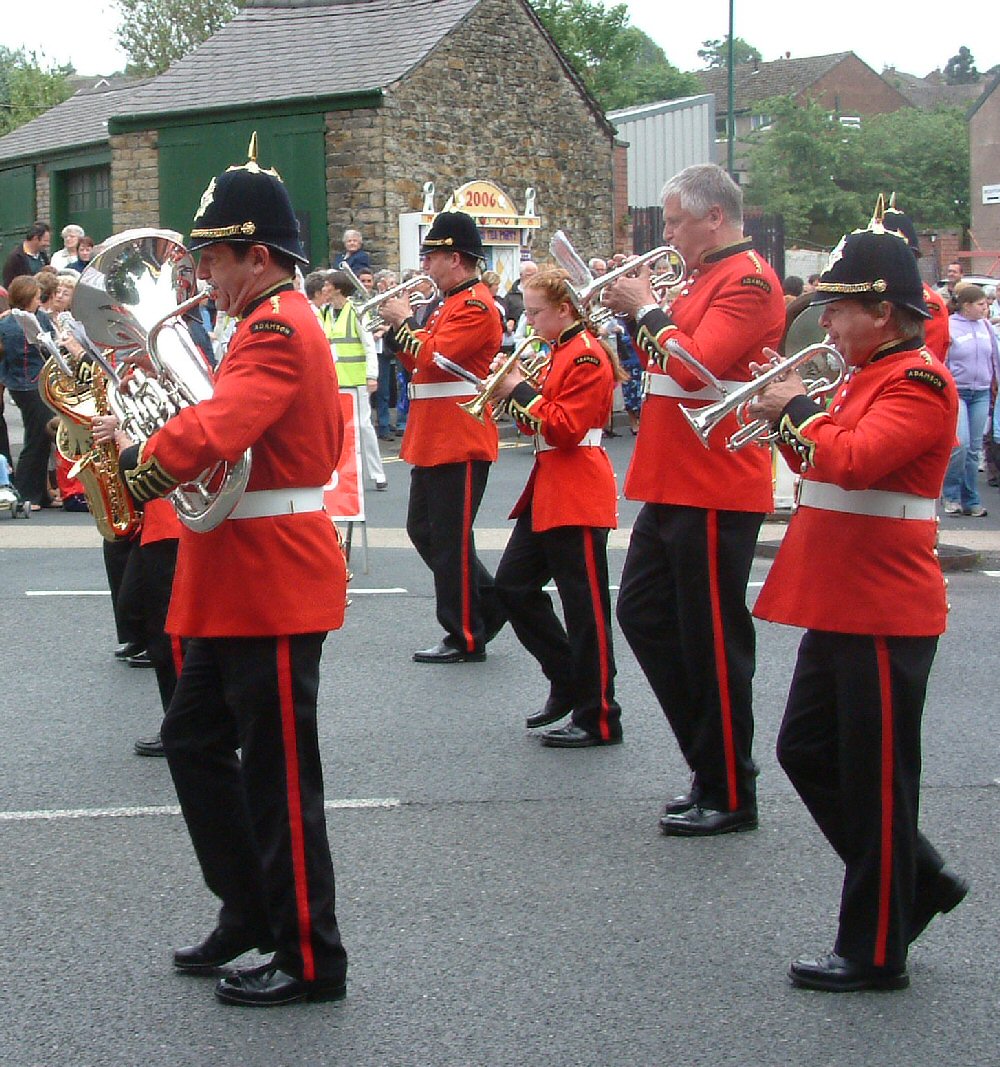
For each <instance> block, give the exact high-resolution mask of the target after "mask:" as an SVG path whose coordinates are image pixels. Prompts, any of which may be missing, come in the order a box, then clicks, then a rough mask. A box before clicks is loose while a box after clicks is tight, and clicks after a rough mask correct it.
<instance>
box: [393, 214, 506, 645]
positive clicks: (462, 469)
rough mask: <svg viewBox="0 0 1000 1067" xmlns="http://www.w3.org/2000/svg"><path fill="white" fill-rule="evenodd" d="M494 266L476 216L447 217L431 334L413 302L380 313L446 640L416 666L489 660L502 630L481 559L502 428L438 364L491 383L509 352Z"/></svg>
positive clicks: (434, 259)
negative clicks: (481, 517)
mask: <svg viewBox="0 0 1000 1067" xmlns="http://www.w3.org/2000/svg"><path fill="white" fill-rule="evenodd" d="M484 257H485V250H484V248H483V242H482V238H481V237H480V236H479V230H478V229H477V228H476V223H475V221H474V220H473V218H472V216H471V215H466V214H465V213H464V212H461V211H442V212H441V213H440V214H439V215H438V216H437V218H435V220H434V224H433V225H432V226H431V228H430V230H429V232H428V234H427V236H426V237H425V238H424V242H423V245H422V246H421V249H420V259H421V267H422V269H423V270H424V271H426V272H427V274H429V275H430V277H431V278H432V279H433V280H434V284H435V285H436V286H437V287H438V289H439V291H440V292H441V293H442V296H443V299H442V300H441V302H440V304H438V306H437V307H436V308H435V309H434V311H433V313H432V314H431V316H430V317H429V318H428V320H427V322H426V323H425V324H424V325H423V326H419V325H418V324H417V321H416V319H415V318H414V317H413V312H412V310H411V308H410V304H409V301H407V300H406V299H405V298H404V297H393V298H392V299H390V300H387V301H386V302H385V303H384V304H382V306H381V311H382V317H383V318H384V319H385V321H386V322H388V323H389V325H390V326H392V327H393V328H394V329H395V341H396V343H397V345H398V356H399V359H400V361H401V362H402V363H403V365H404V366H405V367H406V369H407V370H408V371H410V372H411V374H412V378H411V379H410V385H409V395H410V414H409V416H408V418H407V420H406V431H405V433H404V434H403V443H402V446H401V447H400V450H399V455H400V458H401V459H404V460H406V462H407V463H411V464H413V470H412V471H411V473H410V501H409V508H408V511H407V516H406V532H407V533H408V534H409V537H410V540H411V541H412V542H413V545H414V547H415V548H416V550H417V552H419V553H420V558H421V559H422V560H423V561H424V563H426V564H427V566H428V567H429V568H430V569H431V572H432V573H433V575H434V593H435V597H436V601H437V618H438V622H439V623H440V624H441V626H442V628H443V629H444V631H445V634H444V637H443V638H442V640H441V641H440V642H439V643H438V644H437V645H435V646H433V647H432V648H426V649H422V650H421V651H419V652H414V654H413V658H414V660H415V661H416V662H417V663H461V662H464V661H479V660H484V659H485V658H486V644H487V642H488V641H490V640H491V639H492V638H493V637H494V636H495V635H496V633H497V631H498V630H499V629H500V628H501V627H502V626H503V623H504V615H503V609H502V607H501V606H500V601H499V599H498V598H497V595H496V589H495V587H494V584H493V576H492V575H491V574H490V573H489V571H488V570H487V569H486V568H485V567H484V566H483V564H482V563H481V562H480V560H479V557H478V556H477V555H476V544H475V538H474V536H473V532H472V525H473V523H474V522H475V521H476V513H477V512H478V510H479V504H480V501H481V500H482V498H483V493H484V492H485V490H486V481H487V479H488V477H489V473H490V464H491V463H495V462H496V458H497V446H498V442H497V429H496V426H495V425H494V423H493V419H492V417H491V416H490V415H489V414H488V413H487V415H486V418H485V421H484V422H483V423H478V422H477V421H476V420H475V419H471V418H470V417H469V416H468V414H467V413H466V412H464V411H462V410H461V409H460V408H459V406H458V405H459V403H460V402H461V401H464V400H471V399H472V398H473V397H474V396H475V393H476V390H475V386H473V385H471V384H470V383H469V382H467V381H464V380H456V378H455V377H454V375H451V374H449V373H448V372H447V371H445V370H442V369H441V368H440V367H438V366H437V364H436V363H435V362H434V356H435V354H437V353H440V354H441V355H442V356H445V357H446V358H448V359H450V360H452V362H454V363H458V364H460V365H461V366H462V367H464V368H465V369H466V370H467V371H470V372H471V373H472V374H474V375H476V377H478V378H485V377H486V375H487V374H488V372H489V366H490V363H491V362H492V360H493V357H494V356H495V355H496V354H497V352H499V351H500V344H501V342H502V340H503V323H502V322H501V319H500V315H499V313H498V312H497V310H496V307H495V305H494V303H493V295H492V294H491V293H490V291H489V289H487V288H486V286H485V285H483V283H482V282H481V281H480V280H479V264H480V262H481V261H482V260H483V258H484Z"/></svg>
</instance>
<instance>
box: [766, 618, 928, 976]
mask: <svg viewBox="0 0 1000 1067" xmlns="http://www.w3.org/2000/svg"><path fill="white" fill-rule="evenodd" d="M936 650H937V638H936V637H871V636H869V635H865V634H835V633H823V632H819V631H816V630H809V631H807V632H806V634H805V636H804V637H803V638H802V642H801V644H800V646H799V655H798V660H797V661H796V664H795V673H794V675H793V676H792V684H791V688H790V690H789V693H788V703H787V705H786V707H785V717H784V721H783V722H782V724H781V730H780V732H779V734H778V760H779V761H780V763H781V766H782V767H783V768H784V769H785V772H786V773H787V775H788V777H789V778H790V779H791V782H792V785H794V786H795V789H796V790H797V792H798V794H799V796H801V797H802V799H803V801H804V802H805V805H806V807H807V808H808V809H809V811H810V813H811V814H812V817H813V818H814V819H815V820H816V823H817V825H818V826H819V828H820V830H822V831H823V833H824V835H825V836H826V838H827V840H828V841H829V842H830V844H831V845H832V846H833V848H834V850H835V851H836V852H837V854H838V855H839V856H840V858H841V859H842V860H843V861H844V864H845V868H846V873H845V877H844V889H843V894H842V896H841V905H840V930H839V934H838V937H837V943H836V945H835V948H834V951H836V952H837V953H839V954H840V955H841V956H845V957H846V958H847V959H849V960H853V961H855V962H857V963H864V964H871V965H875V966H879V967H882V966H887V967H899V966H902V964H903V963H904V962H905V961H906V950H907V944H908V941H909V925H910V915H911V913H912V909H913V901H914V898H915V895H917V894H919V893H920V892H921V891H922V890H923V889H926V888H927V887H929V886H932V885H933V883H934V880H935V878H936V877H937V875H938V873H939V872H940V870H941V868H942V866H943V865H944V861H943V859H942V858H941V856H940V855H939V853H938V852H937V850H936V849H935V848H934V847H933V845H931V843H930V842H929V841H928V840H927V839H926V838H925V837H924V836H923V835H922V834H921V833H920V832H919V831H918V829H917V813H918V807H919V800H920V720H921V717H922V714H923V707H924V696H925V693H926V690H927V678H928V675H929V674H930V670H931V664H932V663H933V661H934V653H935V651H936Z"/></svg>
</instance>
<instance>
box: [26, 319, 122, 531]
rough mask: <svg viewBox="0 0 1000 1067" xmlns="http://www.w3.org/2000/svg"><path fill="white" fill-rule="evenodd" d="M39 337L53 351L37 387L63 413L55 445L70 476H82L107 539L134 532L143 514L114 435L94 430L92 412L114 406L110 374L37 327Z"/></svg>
mask: <svg viewBox="0 0 1000 1067" xmlns="http://www.w3.org/2000/svg"><path fill="white" fill-rule="evenodd" d="M32 318H34V316H32ZM35 321H36V322H37V320H35ZM63 321H64V317H63V316H60V322H61V323H62V322H63ZM35 343H36V344H38V345H39V346H40V347H41V348H42V349H43V350H44V351H46V352H48V353H49V358H48V359H47V360H46V361H45V365H44V367H43V368H42V373H41V375H40V376H39V379H38V391H39V393H40V394H41V397H42V399H43V400H44V401H45V403H46V404H47V405H48V406H49V407H50V408H51V409H52V410H53V411H54V412H55V413H56V415H57V416H58V417H59V429H58V430H57V431H56V448H57V450H58V452H59V454H60V455H61V456H62V457H63V459H65V460H67V461H68V462H70V463H72V464H73V466H72V467H71V469H70V471H69V477H70V478H77V479H79V481H80V484H81V485H82V486H83V493H84V496H85V497H86V498H87V506H88V507H89V509H90V513H91V515H93V516H94V521H95V522H96V523H97V528H98V530H99V531H100V533H101V536H102V537H103V538H104V539H105V540H106V541H116V540H118V539H120V538H123V537H130V536H131V535H132V534H133V533H135V531H136V530H138V528H139V526H140V525H141V523H142V516H141V514H140V513H139V509H138V508H137V507H136V506H135V502H134V501H133V500H132V494H131V493H130V492H129V491H128V489H127V488H126V486H125V482H124V481H123V479H122V476H121V472H120V470H119V465H118V461H119V453H118V447H117V445H116V444H115V443H114V441H106V442H103V443H101V444H98V443H96V442H95V441H94V437H93V434H92V433H91V430H90V425H91V420H92V419H93V418H95V417H96V416H98V415H107V414H109V412H110V407H109V405H108V397H107V379H106V378H105V376H104V374H103V372H102V371H101V370H100V369H99V368H98V367H96V366H94V364H93V363H89V362H85V361H84V360H77V361H75V362H74V361H73V360H72V359H71V358H69V357H67V356H66V354H65V353H64V352H62V351H61V350H60V348H59V345H58V343H57V342H56V340H55V339H54V338H53V337H52V336H51V335H50V334H47V333H44V332H42V333H39V335H38V338H37V340H36V342H35Z"/></svg>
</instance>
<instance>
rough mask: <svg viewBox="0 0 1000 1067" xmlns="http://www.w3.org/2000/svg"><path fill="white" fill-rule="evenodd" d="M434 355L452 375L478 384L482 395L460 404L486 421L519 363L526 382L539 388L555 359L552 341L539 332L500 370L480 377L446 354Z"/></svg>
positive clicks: (440, 365)
mask: <svg viewBox="0 0 1000 1067" xmlns="http://www.w3.org/2000/svg"><path fill="white" fill-rule="evenodd" d="M536 345H537V346H538V350H537V351H536V352H533V353H531V354H527V353H528V351H529V349H531V348H533V347H535V346H536ZM432 358H433V360H434V362H435V363H436V364H437V365H438V366H439V367H440V368H441V369H442V370H446V371H448V373H449V374H454V375H455V377H456V378H462V379H464V380H465V381H467V382H470V383H471V384H472V385H474V386H475V387H476V390H477V392H478V393H479V395H478V396H476V397H473V398H472V400H467V401H465V402H464V403H462V404H459V405H458V406H459V407H460V408H461V409H462V410H463V411H465V412H468V414H470V415H471V416H472V417H473V418H474V419H476V420H477V421H478V422H485V421H486V414H485V412H486V407H487V405H488V404H492V403H494V400H493V397H494V395H495V394H496V391H497V389H498V388H499V387H500V383H501V382H502V381H503V380H504V378H506V377H507V375H508V374H510V372H511V371H512V370H513V369H514V367H515V366H516V365H517V364H518V363H520V364H521V366H520V371H521V374H522V375H523V376H524V379H525V381H527V382H530V383H531V384H532V385H533V386H535V388H538V386H539V383H540V382H541V377H542V372H543V371H544V370H545V368H546V367H547V366H548V365H549V363H550V362H551V360H552V348H551V346H550V345H549V343H548V341H546V340H545V339H544V338H543V337H539V336H538V335H537V334H532V336H531V337H526V338H525V339H524V340H523V341H522V342H521V343H520V344H519V345H518V346H517V348H515V349H514V351H513V352H511V354H510V355H509V356H507V357H506V358H505V359H504V361H503V362H502V363H501V364H500V365H499V366H498V367H497V369H496V370H495V371H492V372H491V373H490V374H489V375H488V376H487V377H485V378H480V377H479V375H477V374H473V373H472V371H469V370H466V369H465V367H463V366H461V364H458V363H456V362H455V361H454V360H451V359H448V357H447V356H442V355H441V353H440V352H435V353H434V356H433V357H432ZM504 403H505V402H501V403H500V404H498V405H497V407H498V408H500V407H503V404H504Z"/></svg>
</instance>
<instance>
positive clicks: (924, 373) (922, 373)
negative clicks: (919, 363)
mask: <svg viewBox="0 0 1000 1067" xmlns="http://www.w3.org/2000/svg"><path fill="white" fill-rule="evenodd" d="M906 377H907V378H909V380H910V381H912V382H922V383H923V384H924V385H929V386H930V387H931V389H936V390H937V391H938V392H939V393H941V392H944V389H945V381H944V378H942V377H941V375H940V374H938V373H937V372H936V371H932V370H924V368H923V367H910V369H909V370H908V371H907V372H906Z"/></svg>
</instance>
